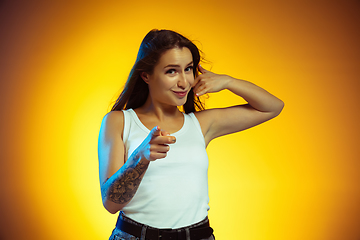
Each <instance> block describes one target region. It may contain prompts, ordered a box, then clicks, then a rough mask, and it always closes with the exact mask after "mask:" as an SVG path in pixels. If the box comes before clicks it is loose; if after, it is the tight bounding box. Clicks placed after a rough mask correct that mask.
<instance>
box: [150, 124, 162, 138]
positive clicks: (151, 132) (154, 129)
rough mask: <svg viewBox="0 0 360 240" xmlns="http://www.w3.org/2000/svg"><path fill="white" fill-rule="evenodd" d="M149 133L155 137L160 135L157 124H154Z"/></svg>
mask: <svg viewBox="0 0 360 240" xmlns="http://www.w3.org/2000/svg"><path fill="white" fill-rule="evenodd" d="M150 135H151V138H153V137H157V136H161V129H160V127H159V126H155V127H154V128H153V129H151V131H150Z"/></svg>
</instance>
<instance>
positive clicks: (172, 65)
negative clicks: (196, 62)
mask: <svg viewBox="0 0 360 240" xmlns="http://www.w3.org/2000/svg"><path fill="white" fill-rule="evenodd" d="M191 64H193V61H191V62H189V63H188V64H187V65H186V66H189V65H191ZM168 67H180V65H177V64H169V65H166V66H165V67H164V68H168Z"/></svg>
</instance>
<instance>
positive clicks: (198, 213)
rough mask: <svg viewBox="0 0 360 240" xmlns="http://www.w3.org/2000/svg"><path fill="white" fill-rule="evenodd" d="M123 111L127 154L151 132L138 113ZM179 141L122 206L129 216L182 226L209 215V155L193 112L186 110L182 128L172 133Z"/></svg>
mask: <svg viewBox="0 0 360 240" xmlns="http://www.w3.org/2000/svg"><path fill="white" fill-rule="evenodd" d="M123 113H124V133H123V141H124V144H125V148H126V154H125V155H126V157H130V155H131V154H132V152H133V151H134V150H135V149H136V148H137V147H138V146H139V145H140V144H141V143H142V141H143V140H144V139H145V138H146V137H147V135H148V134H149V133H150V130H149V129H148V128H146V127H145V126H144V125H143V124H142V123H141V121H140V119H139V118H138V116H137V115H136V113H135V111H133V110H132V109H128V110H125V111H123ZM171 135H172V136H175V137H176V143H174V144H171V145H170V150H169V152H168V153H167V156H166V157H165V158H162V159H157V160H156V161H152V162H150V164H149V167H148V169H147V170H146V173H145V175H144V178H143V179H142V181H141V183H140V186H139V188H138V190H137V192H136V193H135V195H134V197H133V198H132V200H131V201H130V202H129V203H128V204H127V205H126V206H125V207H124V208H123V210H122V211H123V212H124V214H125V215H126V216H128V217H130V218H132V219H133V220H135V221H137V222H140V223H143V224H146V225H149V226H151V227H156V228H180V227H184V226H188V225H191V224H194V223H197V222H199V221H201V220H203V219H204V218H205V217H206V216H207V212H208V210H209V205H208V203H209V195H208V176H207V172H208V156H207V153H206V150H205V148H206V147H205V141H204V136H203V134H202V132H201V128H200V124H199V122H198V120H197V118H196V117H195V115H194V114H193V113H190V114H184V124H183V126H182V128H181V129H180V130H179V131H177V132H175V133H173V134H171Z"/></svg>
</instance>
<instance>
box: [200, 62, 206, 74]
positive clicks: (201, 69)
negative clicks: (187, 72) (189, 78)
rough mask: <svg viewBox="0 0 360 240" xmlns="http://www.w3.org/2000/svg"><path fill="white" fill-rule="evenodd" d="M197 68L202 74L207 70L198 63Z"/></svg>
mask: <svg viewBox="0 0 360 240" xmlns="http://www.w3.org/2000/svg"><path fill="white" fill-rule="evenodd" d="M198 69H199V72H200V73H202V74H204V73H206V72H207V70H206V69H205V68H203V67H202V66H201V65H200V64H199V67H198Z"/></svg>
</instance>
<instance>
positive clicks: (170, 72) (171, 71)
mask: <svg viewBox="0 0 360 240" xmlns="http://www.w3.org/2000/svg"><path fill="white" fill-rule="evenodd" d="M175 72H176V71H175V69H169V70H167V71H166V73H168V74H174V73H175Z"/></svg>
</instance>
